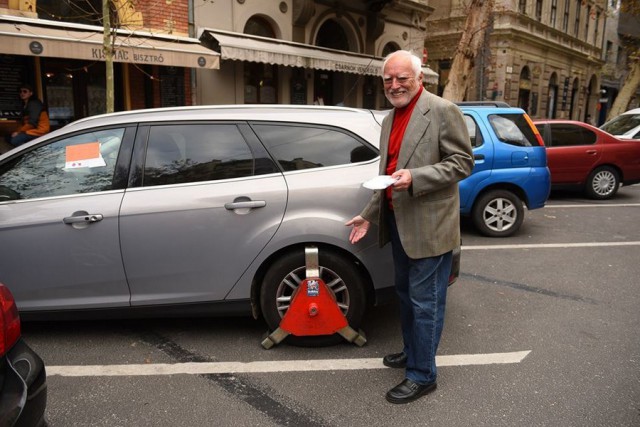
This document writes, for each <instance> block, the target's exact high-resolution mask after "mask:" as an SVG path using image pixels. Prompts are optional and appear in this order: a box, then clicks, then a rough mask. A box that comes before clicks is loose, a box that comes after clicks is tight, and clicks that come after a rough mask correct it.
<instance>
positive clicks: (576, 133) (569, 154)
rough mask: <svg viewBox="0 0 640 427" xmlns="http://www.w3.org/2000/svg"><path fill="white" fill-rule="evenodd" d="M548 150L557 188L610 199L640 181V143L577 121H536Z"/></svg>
mask: <svg viewBox="0 0 640 427" xmlns="http://www.w3.org/2000/svg"><path fill="white" fill-rule="evenodd" d="M534 124H535V125H536V127H537V128H538V131H539V132H540V135H542V139H543V140H544V144H545V146H546V147H547V165H548V167H549V170H550V171H551V186H552V188H554V189H560V188H580V189H582V190H584V192H585V193H586V195H587V197H590V198H592V199H600V200H603V199H610V198H612V197H613V196H614V195H615V194H616V193H617V191H618V188H619V187H620V184H621V183H622V184H623V185H631V184H635V183H637V182H640V141H633V140H622V139H618V138H616V137H615V136H613V135H611V134H609V133H607V132H605V131H603V130H600V129H598V128H596V127H594V126H591V125H589V124H587V123H583V122H579V121H575V120H552V119H539V120H534Z"/></svg>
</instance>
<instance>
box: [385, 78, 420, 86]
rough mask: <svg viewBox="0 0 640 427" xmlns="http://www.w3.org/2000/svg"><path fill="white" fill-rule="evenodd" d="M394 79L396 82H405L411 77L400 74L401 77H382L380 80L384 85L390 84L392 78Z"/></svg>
mask: <svg viewBox="0 0 640 427" xmlns="http://www.w3.org/2000/svg"><path fill="white" fill-rule="evenodd" d="M394 79H395V81H397V82H398V84H401V85H402V84H405V83H406V82H408V81H409V80H411V79H413V77H408V76H402V77H383V78H382V82H383V83H384V84H385V85H390V84H392V83H393V80H394Z"/></svg>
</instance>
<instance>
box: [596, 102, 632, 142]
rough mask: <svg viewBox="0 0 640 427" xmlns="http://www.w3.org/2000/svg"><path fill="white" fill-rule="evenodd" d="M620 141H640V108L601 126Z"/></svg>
mask: <svg viewBox="0 0 640 427" xmlns="http://www.w3.org/2000/svg"><path fill="white" fill-rule="evenodd" d="M600 129H602V130H603V131H605V132H609V133H610V134H611V135H615V136H617V137H618V138H620V139H640V108H635V109H633V110H629V111H627V112H625V113H622V114H620V115H619V116H617V117H615V118H613V119H611V120H609V121H608V122H606V123H605V124H603V125H602V126H600Z"/></svg>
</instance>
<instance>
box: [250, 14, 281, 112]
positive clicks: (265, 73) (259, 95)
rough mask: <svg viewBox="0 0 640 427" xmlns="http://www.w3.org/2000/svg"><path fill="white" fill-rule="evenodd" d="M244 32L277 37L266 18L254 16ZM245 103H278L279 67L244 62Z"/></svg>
mask: <svg viewBox="0 0 640 427" xmlns="http://www.w3.org/2000/svg"><path fill="white" fill-rule="evenodd" d="M243 33H245V34H251V35H254V36H262V37H269V38H272V39H274V38H276V34H275V31H274V30H273V27H272V26H271V24H270V23H269V21H267V20H266V19H265V18H263V17H261V16H257V15H256V16H252V17H251V18H249V20H248V21H247V23H246V24H245V25H244V30H243ZM243 76H244V103H245V104H277V103H278V67H277V66H276V65H272V64H264V63H261V62H245V63H244V72H243Z"/></svg>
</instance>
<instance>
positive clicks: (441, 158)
mask: <svg viewBox="0 0 640 427" xmlns="http://www.w3.org/2000/svg"><path fill="white" fill-rule="evenodd" d="M394 113H395V110H392V111H391V113H389V115H388V116H387V117H385V119H384V120H383V122H382V133H381V135H380V174H381V175H382V174H385V173H386V167H387V153H388V147H389V135H390V134H391V125H392V123H393V117H394ZM397 169H409V170H410V171H411V177H412V185H411V188H410V189H409V191H394V192H393V207H394V209H393V210H394V213H395V216H396V223H397V225H398V232H399V234H400V240H401V242H402V246H403V248H404V250H405V252H406V253H407V255H409V257H410V258H414V259H417V258H426V257H432V256H436V255H442V254H444V253H446V252H449V251H450V250H453V249H454V248H455V247H456V246H458V245H459V244H460V197H459V194H458V181H460V180H461V179H463V178H465V177H467V176H468V175H469V174H470V173H471V169H473V151H472V148H471V140H470V139H469V134H468V132H467V126H466V125H465V122H464V118H463V116H462V112H461V111H460V109H459V108H458V107H457V106H456V105H455V104H453V103H451V102H449V101H446V100H444V99H442V98H440V97H438V96H436V95H433V94H431V93H429V92H427V91H426V90H423V91H422V94H421V95H420V98H419V99H418V102H417V104H416V105H415V107H414V109H413V112H412V114H411V118H410V119H409V124H408V125H407V129H406V131H405V134H404V138H403V139H402V146H401V148H400V153H399V156H398V166H397ZM388 213H389V209H388V207H387V203H385V197H384V190H382V191H376V192H375V193H374V195H373V197H372V198H371V200H370V202H369V203H368V204H367V206H366V207H365V208H364V210H363V211H362V213H361V214H360V215H361V216H362V217H363V218H365V219H366V220H368V221H370V222H373V223H374V224H378V230H379V236H378V240H379V243H380V246H384V245H385V244H386V243H388V242H389V240H390V236H389V229H388V228H389V227H388V226H387V218H386V216H387V214H388Z"/></svg>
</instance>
